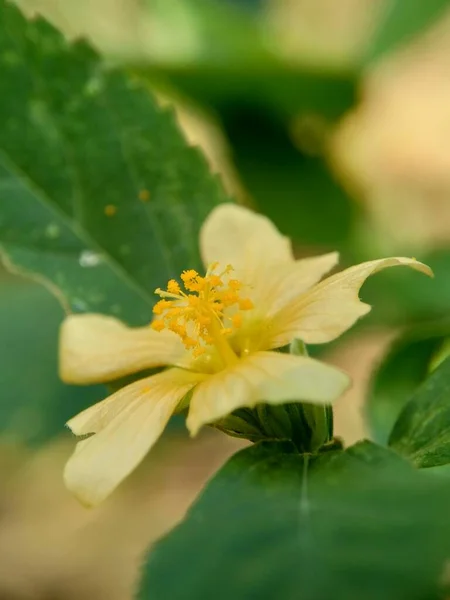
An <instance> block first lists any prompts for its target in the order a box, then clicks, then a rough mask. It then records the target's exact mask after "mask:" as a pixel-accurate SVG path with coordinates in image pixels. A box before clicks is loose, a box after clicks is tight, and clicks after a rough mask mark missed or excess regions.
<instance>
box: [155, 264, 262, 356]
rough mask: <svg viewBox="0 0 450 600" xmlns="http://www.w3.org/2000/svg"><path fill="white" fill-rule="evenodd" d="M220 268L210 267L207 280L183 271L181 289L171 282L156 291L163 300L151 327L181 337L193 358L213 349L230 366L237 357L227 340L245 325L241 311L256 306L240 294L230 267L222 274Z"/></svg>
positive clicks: (190, 271)
mask: <svg viewBox="0 0 450 600" xmlns="http://www.w3.org/2000/svg"><path fill="white" fill-rule="evenodd" d="M217 268H218V263H213V264H212V265H210V267H209V268H208V270H207V272H206V275H205V276H204V277H201V276H200V275H199V274H198V273H197V271H194V270H193V269H190V270H188V271H183V273H182V274H181V280H182V284H181V285H180V284H179V283H178V281H176V280H175V279H171V280H170V281H169V282H168V284H167V289H166V290H162V289H160V288H158V289H157V290H155V293H156V294H158V296H160V297H161V298H162V299H161V300H159V302H157V303H156V304H155V306H154V308H153V312H154V313H155V315H158V317H159V318H158V319H156V320H154V321H153V323H152V327H153V329H155V330H156V331H162V330H163V329H169V330H170V331H173V332H174V333H176V334H177V335H179V336H180V338H181V340H182V342H183V344H184V346H185V347H186V348H187V349H189V350H192V353H193V355H194V357H198V356H200V355H201V354H203V353H204V352H205V351H206V349H207V347H208V346H211V345H212V346H214V347H215V348H216V349H217V351H218V353H219V355H220V356H221V358H222V360H223V361H224V363H225V364H231V363H233V362H235V361H236V359H237V357H236V354H235V353H234V351H233V349H232V348H231V346H230V344H229V342H228V340H227V338H228V337H229V336H230V335H231V334H232V333H233V332H234V331H235V330H236V329H239V327H240V326H241V325H242V320H243V317H242V311H246V310H250V309H252V308H253V303H252V301H251V300H250V299H249V298H247V297H243V296H242V295H241V294H240V291H241V289H242V287H243V285H242V283H241V282H240V281H239V280H238V279H233V278H232V277H231V273H232V272H233V270H234V269H233V267H232V266H231V265H228V266H227V267H226V268H225V269H224V270H223V271H222V272H221V273H216V272H215V271H216V269H217ZM182 286H183V288H184V291H183V290H182V289H181V288H182Z"/></svg>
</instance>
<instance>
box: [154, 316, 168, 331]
mask: <svg viewBox="0 0 450 600" xmlns="http://www.w3.org/2000/svg"><path fill="white" fill-rule="evenodd" d="M151 327H152V329H154V330H155V331H162V330H163V329H165V328H166V325H165V323H164V321H161V320H160V319H156V320H155V321H153V322H152V324H151Z"/></svg>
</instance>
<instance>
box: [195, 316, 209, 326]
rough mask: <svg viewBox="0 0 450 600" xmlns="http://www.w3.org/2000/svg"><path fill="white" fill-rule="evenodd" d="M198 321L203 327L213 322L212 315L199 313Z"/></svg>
mask: <svg viewBox="0 0 450 600" xmlns="http://www.w3.org/2000/svg"><path fill="white" fill-rule="evenodd" d="M197 323H198V324H199V325H202V326H203V327H207V326H208V325H210V324H211V317H208V316H206V315H198V317H197Z"/></svg>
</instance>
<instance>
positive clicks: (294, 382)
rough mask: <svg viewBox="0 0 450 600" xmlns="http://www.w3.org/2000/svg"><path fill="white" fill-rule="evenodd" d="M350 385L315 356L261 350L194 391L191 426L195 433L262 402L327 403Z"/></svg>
mask: <svg viewBox="0 0 450 600" xmlns="http://www.w3.org/2000/svg"><path fill="white" fill-rule="evenodd" d="M348 385H349V378H348V376H347V375H345V374H344V373H342V372H341V371H339V370H338V369H336V368H334V367H331V366H329V365H326V364H325V363H322V362H320V361H318V360H315V359H313V358H309V357H307V356H292V355H289V354H282V353H279V352H257V353H255V354H252V355H250V356H249V357H248V358H246V359H243V360H240V361H239V362H238V363H236V365H235V366H233V367H230V368H229V369H226V370H224V371H221V372H220V373H217V374H216V375H211V376H210V377H208V378H207V379H205V381H203V382H202V383H200V384H199V385H198V386H197V387H196V388H195V390H194V393H193V396H192V399H191V403H190V408H189V415H188V418H187V427H188V429H189V431H190V432H191V434H192V435H195V434H196V433H197V431H198V430H199V429H200V427H202V425H205V424H207V423H213V422H214V421H217V420H218V419H220V418H222V417H224V416H226V415H228V414H230V413H231V412H233V411H234V410H236V409H237V408H241V407H243V406H250V407H251V406H254V405H255V404H257V403H258V402H268V403H271V404H283V403H285V402H293V401H300V400H303V401H308V402H313V403H318V404H328V403H331V402H333V401H334V400H336V398H338V397H339V396H340V395H341V394H342V392H343V391H344V390H345V389H346V388H347V387H348Z"/></svg>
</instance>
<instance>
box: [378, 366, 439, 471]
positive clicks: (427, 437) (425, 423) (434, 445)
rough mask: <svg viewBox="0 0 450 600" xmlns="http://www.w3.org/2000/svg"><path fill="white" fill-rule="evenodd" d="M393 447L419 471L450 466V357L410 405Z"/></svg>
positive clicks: (397, 428) (397, 425)
mask: <svg viewBox="0 0 450 600" xmlns="http://www.w3.org/2000/svg"><path fill="white" fill-rule="evenodd" d="M389 445H390V446H391V448H393V449H394V450H396V451H397V452H399V453H400V454H402V455H403V456H406V457H407V458H409V459H410V460H411V461H412V462H413V463H414V464H415V465H416V466H418V467H435V466H438V465H445V464H448V463H450V357H449V358H447V359H446V360H444V362H443V363H441V364H440V365H439V366H438V368H437V369H436V370H435V371H434V372H433V373H432V374H431V375H430V376H429V377H428V379H427V380H426V381H425V383H424V384H423V385H422V386H421V387H420V388H419V389H418V391H417V392H416V394H415V395H414V396H413V397H412V399H411V400H410V401H409V402H408V403H407V404H406V406H405V408H404V409H403V411H402V412H401V413H400V416H399V418H398V420H397V422H396V423H395V426H394V429H393V431H392V434H391V436H390V438H389Z"/></svg>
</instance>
